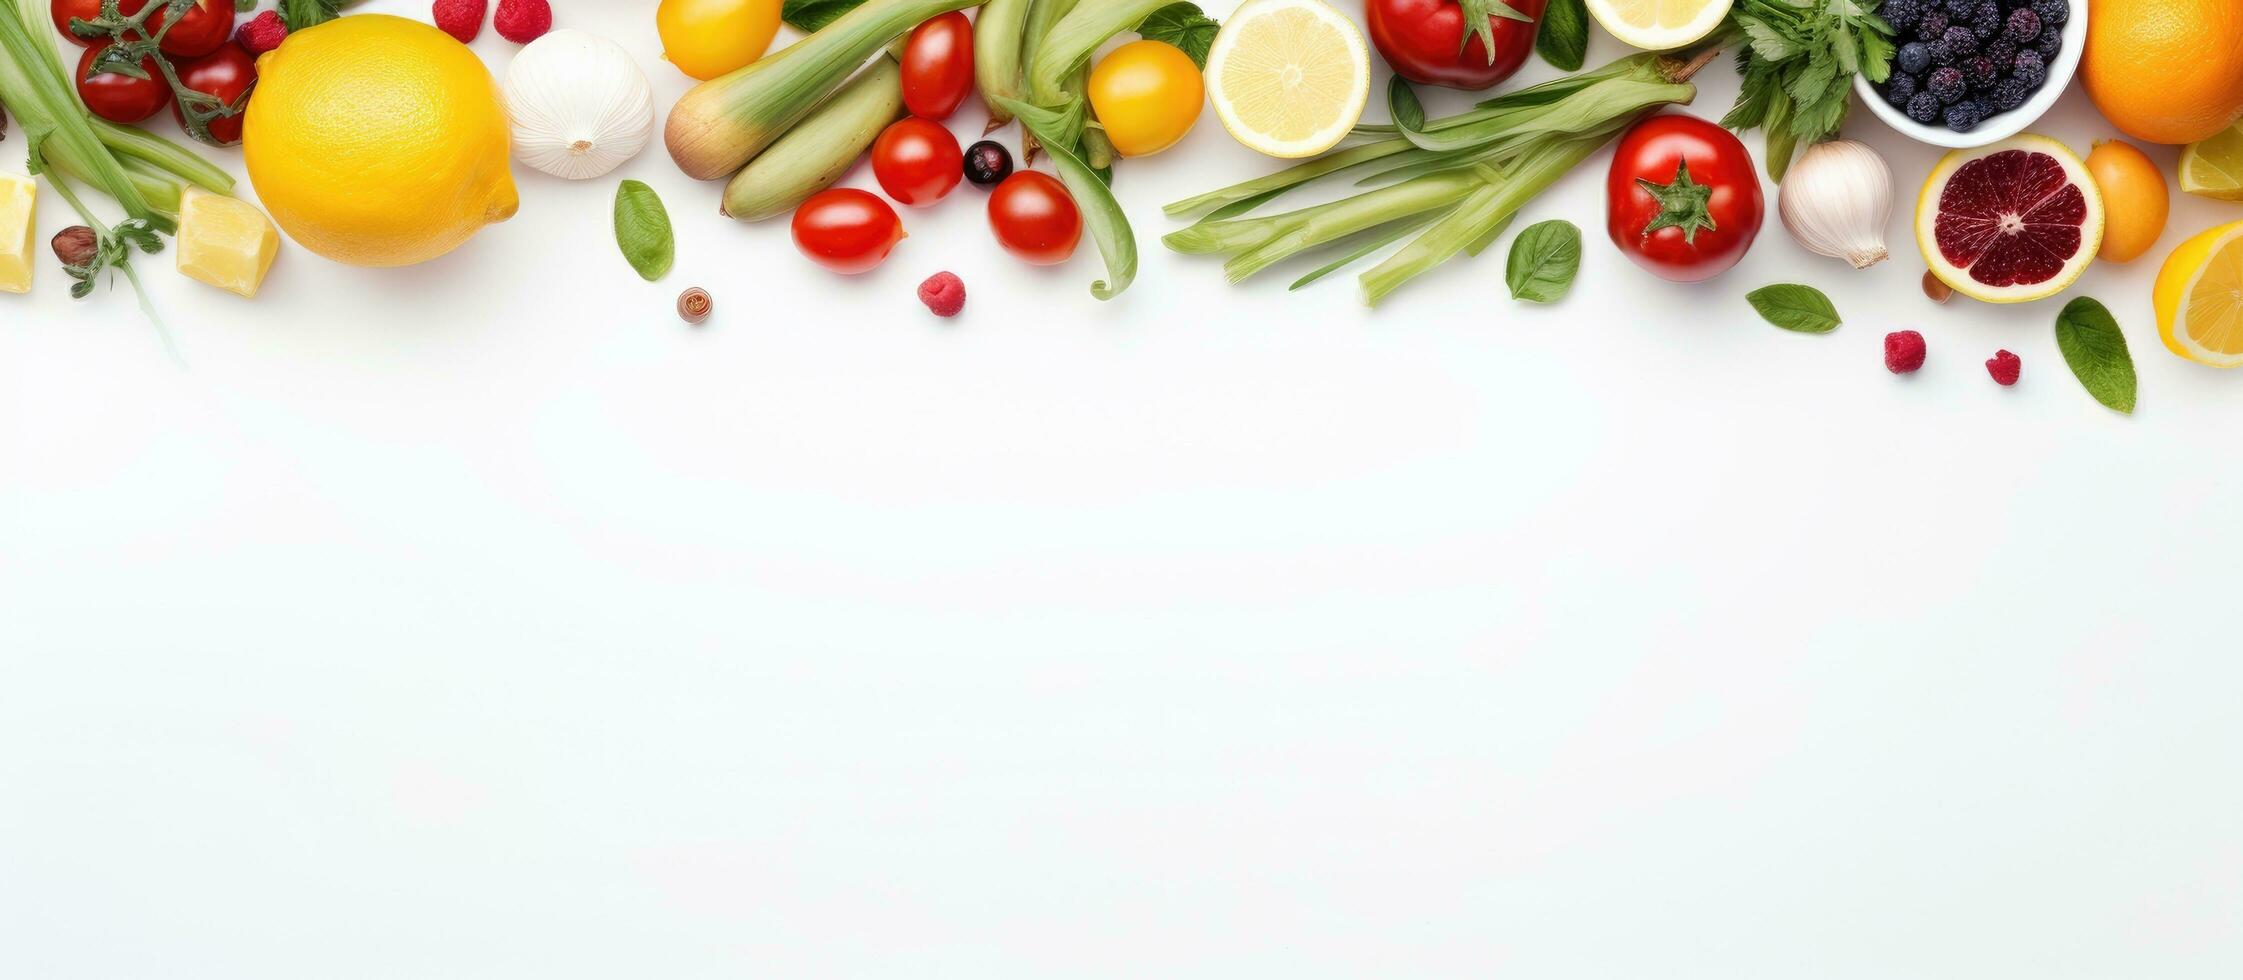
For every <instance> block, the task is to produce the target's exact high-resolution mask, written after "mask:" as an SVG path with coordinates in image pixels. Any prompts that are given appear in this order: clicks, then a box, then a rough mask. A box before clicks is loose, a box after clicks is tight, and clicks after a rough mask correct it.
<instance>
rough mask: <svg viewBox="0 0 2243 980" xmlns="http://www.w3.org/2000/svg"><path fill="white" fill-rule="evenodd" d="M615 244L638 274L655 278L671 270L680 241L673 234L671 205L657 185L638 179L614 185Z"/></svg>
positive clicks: (650, 279)
mask: <svg viewBox="0 0 2243 980" xmlns="http://www.w3.org/2000/svg"><path fill="white" fill-rule="evenodd" d="M615 244H616V246H617V247H618V248H621V249H622V250H623V258H624V260H625V261H627V262H629V263H631V268H633V269H636V270H638V273H639V278H641V279H644V280H646V281H648V282H653V281H655V280H657V279H660V278H662V277H663V276H664V275H667V274H668V273H669V271H670V264H671V263H672V262H674V261H676V260H677V241H676V240H675V239H674V238H673V237H671V234H670V212H669V209H667V208H664V207H663V206H662V198H660V197H658V196H656V195H655V193H654V188H652V187H648V186H646V184H644V183H641V182H639V181H636V180H626V181H624V182H623V183H622V184H621V185H619V186H617V187H616V188H615Z"/></svg>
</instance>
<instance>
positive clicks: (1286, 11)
mask: <svg viewBox="0 0 2243 980" xmlns="http://www.w3.org/2000/svg"><path fill="white" fill-rule="evenodd" d="M1206 75H1207V94H1208V97H1209V98H1210V99H1211V100H1212V101H1213V102H1214V103H1215V116H1216V118H1218V119H1221V120H1222V121H1223V128H1224V129H1228V130H1230V133H1231V137H1232V138H1234V139H1236V140H1238V141H1239V142H1240V143H1243V144H1245V145H1246V146H1247V147H1248V148H1250V149H1254V150H1259V151H1261V152H1263V153H1267V154H1269V155H1270V156H1273V157H1307V156H1315V155H1316V154H1319V153H1322V152H1324V151H1325V150H1329V149H1331V148H1332V146H1333V145H1334V144H1337V143H1338V142H1339V141H1340V139H1341V138H1342V137H1345V136H1346V135H1347V131H1348V130H1349V129H1350V128H1353V127H1354V125H1355V121H1356V120H1358V119H1361V118H1362V117H1363V103H1364V101H1365V100H1367V99H1369V98H1370V95H1371V55H1370V49H1369V48H1367V47H1366V46H1364V44H1363V32H1362V31H1360V30H1357V29H1356V27H1355V22H1354V21H1351V20H1349V19H1348V18H1347V15H1345V14H1342V13H1340V12H1339V11H1337V10H1334V9H1332V6H1331V5H1330V4H1327V3H1325V2H1323V0H1247V2H1246V3H1244V4H1242V5H1240V6H1239V8H1238V10H1237V12H1235V13H1233V14H1231V16H1230V19H1229V20H1227V21H1225V22H1224V23H1223V27H1222V30H1220V31H1218V32H1216V34H1215V43H1214V46H1213V47H1212V48H1211V49H1210V50H1209V51H1208V54H1207V71H1206Z"/></svg>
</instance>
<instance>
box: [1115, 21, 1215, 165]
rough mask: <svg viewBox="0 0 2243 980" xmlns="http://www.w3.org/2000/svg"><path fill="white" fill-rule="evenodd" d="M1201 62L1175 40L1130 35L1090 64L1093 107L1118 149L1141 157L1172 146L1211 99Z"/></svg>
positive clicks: (1187, 131)
mask: <svg viewBox="0 0 2243 980" xmlns="http://www.w3.org/2000/svg"><path fill="white" fill-rule="evenodd" d="M1206 101H1207V99H1206V86H1205V85H1204V84H1203V83H1202V82H1201V81H1200V77H1199V66H1198V65H1195V64H1193V63H1192V58H1191V56H1190V55H1188V54H1185V53H1184V52H1183V51H1182V50H1181V49H1179V48H1177V47H1176V46H1175V45H1173V44H1164V43H1162V42H1159V41H1142V40H1140V41H1131V42H1129V43H1128V44H1124V45H1122V46H1121V47H1118V48H1115V49H1114V52H1113V53H1112V54H1109V55H1107V56H1106V57H1105V58H1103V59H1100V60H1099V62H1098V67H1096V68H1092V69H1091V70H1090V108H1091V111H1092V112H1095V113H1097V115H1098V123H1099V125H1101V126H1104V127H1106V138H1107V139H1110V140H1112V141H1113V142H1114V152H1116V153H1120V154H1121V155H1122V156H1125V157H1141V156H1145V155H1146V154H1149V153H1159V152H1160V151H1162V150H1165V149H1168V147H1169V146H1170V145H1171V144H1174V143H1175V142H1176V141H1177V140H1180V139H1183V138H1184V134H1185V133H1189V132H1191V131H1192V124H1193V123H1196V122H1198V121H1199V110H1200V106H1201V104H1202V103H1204V102H1206Z"/></svg>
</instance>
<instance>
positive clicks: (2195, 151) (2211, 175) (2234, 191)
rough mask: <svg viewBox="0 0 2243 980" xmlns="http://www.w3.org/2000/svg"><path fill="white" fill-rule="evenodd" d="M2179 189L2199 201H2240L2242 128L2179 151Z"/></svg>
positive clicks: (2242, 193) (2242, 198)
mask: <svg viewBox="0 0 2243 980" xmlns="http://www.w3.org/2000/svg"><path fill="white" fill-rule="evenodd" d="M2181 189H2182V190H2184V191H2187V192H2189V193H2191V194H2195V195H2198V196H2200V197H2209V198H2213V199H2216V200H2221V201H2243V124H2237V125H2234V126H2229V127H2228V128H2226V129H2223V130H2220V131H2219V132H2218V133H2215V134H2213V135H2212V137H2211V138H2210V139H2206V140H2202V141H2199V142H2195V143H2190V144H2189V145H2188V148H2187V149H2184V150H2182V151H2181Z"/></svg>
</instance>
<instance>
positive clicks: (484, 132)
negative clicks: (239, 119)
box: [242, 14, 519, 266]
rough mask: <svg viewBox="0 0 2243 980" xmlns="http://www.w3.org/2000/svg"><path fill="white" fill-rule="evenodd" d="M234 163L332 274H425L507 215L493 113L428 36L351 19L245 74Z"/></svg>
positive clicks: (475, 71)
mask: <svg viewBox="0 0 2243 980" xmlns="http://www.w3.org/2000/svg"><path fill="white" fill-rule="evenodd" d="M242 157H243V160H244V162H246V163H247V164H248V166H249V182H250V184H251V185H253V186H255V187H256V188H257V197H258V198H259V199H260V200H262V201H263V202H264V205H265V210H266V211H268V212H270V213H271V214H272V217H273V222H274V223H275V224H278V225H279V226H280V228H281V230H282V231H285V232H287V233H288V237H290V238H293V239H295V240H296V243H297V244H299V245H302V246H304V247H305V248H308V249H311V250H312V251H314V252H317V253H319V254H321V255H324V256H326V257H328V258H330V259H334V260H335V261H337V262H347V263H349V264H351V265H366V266H399V265H412V264H414V263H416V262H426V261H428V260H429V259H433V258H435V257H437V256H439V255H443V254H444V253H446V252H449V251H451V250H452V249H455V248H458V247H459V246H460V243H462V242H465V241H467V240H468V238H470V237H472V236H473V235H474V234H475V232H476V231H477V230H479V229H481V228H482V227H483V226H484V225H487V224H491V223H493V222H498V221H505V220H506V219H508V218H511V217H513V216H514V209H515V207H516V206H517V204H518V203H519V199H518V198H517V197H516V196H515V193H514V175H513V174H512V173H511V172H509V171H508V169H507V129H506V107H505V105H504V104H503V102H502V101H501V99H500V96H499V91H498V86H497V85H496V84H494V83H493V82H492V81H491V73H490V71H489V69H486V68H484V67H483V62H482V60H481V59H478V58H477V57H475V53H474V52H472V51H469V50H468V49H467V47H466V46H465V45H463V44H461V43H459V42H458V41H455V40H453V39H452V37H451V35H448V34H445V33H444V32H443V31H439V30H437V29H436V28H434V27H431V26H429V25H427V24H423V23H421V22H419V21H413V20H406V19H405V18H403V17H391V16H388V15H386V14H353V15H351V16H348V17H339V18H336V19H335V20H331V21H328V22H327V23H324V24H321V25H319V26H317V27H312V28H308V29H306V30H302V31H298V32H297V33H295V34H291V35H289V37H288V40H287V41H286V42H284V43H282V44H281V46H280V48H279V49H277V50H275V51H273V52H271V53H270V54H267V55H266V56H265V57H264V58H262V59H260V60H259V62H258V79H257V94H256V95H255V96H253V97H251V98H250V100H249V112H248V115H247V117H246V118H245V119H244V120H243V123H242Z"/></svg>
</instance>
